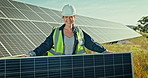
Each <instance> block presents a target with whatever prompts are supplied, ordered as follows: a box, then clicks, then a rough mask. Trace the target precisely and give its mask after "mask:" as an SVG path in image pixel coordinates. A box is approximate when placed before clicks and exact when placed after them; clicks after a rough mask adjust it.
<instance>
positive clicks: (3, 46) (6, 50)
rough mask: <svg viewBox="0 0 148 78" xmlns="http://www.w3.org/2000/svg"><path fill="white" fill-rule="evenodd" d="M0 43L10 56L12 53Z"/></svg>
mask: <svg viewBox="0 0 148 78" xmlns="http://www.w3.org/2000/svg"><path fill="white" fill-rule="evenodd" d="M0 43H1V45H2V47H3V48H4V49H5V50H6V51H7V53H8V54H9V55H10V56H12V54H11V53H10V52H9V51H8V49H7V48H6V47H5V46H4V45H3V43H2V42H0Z"/></svg>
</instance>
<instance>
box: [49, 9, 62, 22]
mask: <svg viewBox="0 0 148 78" xmlns="http://www.w3.org/2000/svg"><path fill="white" fill-rule="evenodd" d="M51 12H53V13H54V14H55V15H56V16H58V17H59V20H58V21H59V23H60V22H61V21H60V20H61V19H62V15H61V14H59V15H58V14H57V13H56V10H51ZM62 23H63V21H62Z"/></svg>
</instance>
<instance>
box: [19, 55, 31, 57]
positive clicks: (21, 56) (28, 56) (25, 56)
mask: <svg viewBox="0 0 148 78" xmlns="http://www.w3.org/2000/svg"><path fill="white" fill-rule="evenodd" d="M20 57H31V55H29V54H23V55H22V56H20Z"/></svg>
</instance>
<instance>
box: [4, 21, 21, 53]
mask: <svg viewBox="0 0 148 78" xmlns="http://www.w3.org/2000/svg"><path fill="white" fill-rule="evenodd" d="M4 24H5V23H4ZM12 28H13V27H12ZM4 29H5V28H4ZM5 30H6V29H5ZM11 30H12V29H10V31H11ZM6 31H7V30H6ZM7 32H9V31H7ZM6 35H7V34H6ZM10 37H12V38H13V40H15V39H14V37H13V36H12V35H10ZM16 37H17V36H16ZM18 39H19V38H18ZM9 40H10V41H12V40H11V39H9ZM15 42H17V41H16V40H15ZM12 43H13V42H12ZM14 45H15V44H14ZM20 46H21V45H20ZM16 48H17V47H16ZM17 49H18V48H17ZM18 50H19V49H18ZM20 52H21V51H20Z"/></svg>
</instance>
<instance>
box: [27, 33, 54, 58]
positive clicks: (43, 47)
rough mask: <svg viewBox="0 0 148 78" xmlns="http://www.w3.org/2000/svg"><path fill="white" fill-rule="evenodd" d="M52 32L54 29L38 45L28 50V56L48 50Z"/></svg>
mask: <svg viewBox="0 0 148 78" xmlns="http://www.w3.org/2000/svg"><path fill="white" fill-rule="evenodd" d="M53 32H54V30H53V31H52V33H51V34H50V35H49V36H48V37H47V38H46V40H45V41H44V42H43V43H42V44H41V45H40V46H38V47H37V48H36V49H34V50H33V51H30V52H28V55H30V56H41V55H43V54H44V53H45V52H47V51H48V50H50V49H51V47H52V45H53V38H52V36H53Z"/></svg>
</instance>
